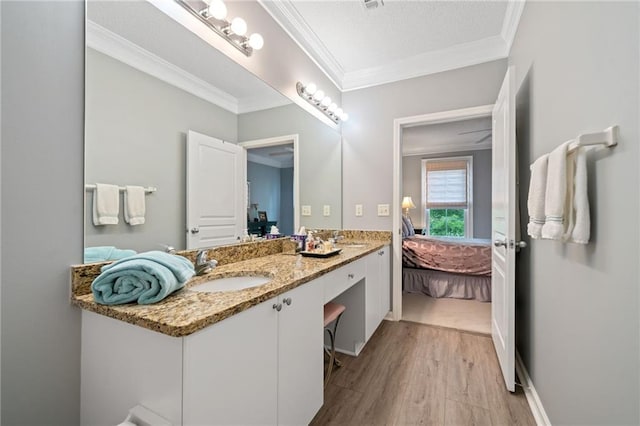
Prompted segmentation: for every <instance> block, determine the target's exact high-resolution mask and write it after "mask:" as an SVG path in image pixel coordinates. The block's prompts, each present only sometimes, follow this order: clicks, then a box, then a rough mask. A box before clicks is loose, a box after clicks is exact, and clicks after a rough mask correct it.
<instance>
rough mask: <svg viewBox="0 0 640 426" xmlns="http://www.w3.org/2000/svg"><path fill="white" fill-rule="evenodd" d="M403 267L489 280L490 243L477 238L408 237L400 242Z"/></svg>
mask: <svg viewBox="0 0 640 426" xmlns="http://www.w3.org/2000/svg"><path fill="white" fill-rule="evenodd" d="M402 265H403V266H406V267H410V268H423V269H424V268H426V269H435V270H437V271H445V272H454V273H458V274H469V275H478V276H482V277H490V276H491V244H490V242H489V241H488V240H477V239H461V240H454V239H439V238H433V237H425V236H419V235H416V236H413V237H407V238H405V239H404V240H403V241H402Z"/></svg>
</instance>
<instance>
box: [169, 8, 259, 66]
mask: <svg viewBox="0 0 640 426" xmlns="http://www.w3.org/2000/svg"><path fill="white" fill-rule="evenodd" d="M175 2H176V3H178V4H179V5H180V6H182V7H184V8H185V9H186V10H187V11H188V12H189V13H191V14H192V15H193V16H195V17H196V18H198V20H199V21H200V22H202V23H203V24H205V25H206V26H207V27H209V28H210V29H211V30H213V32H215V33H216V34H218V35H219V36H220V37H222V38H224V39H225V40H227V41H228V42H229V43H231V44H232V45H233V47H235V48H236V49H238V50H239V51H241V52H242V53H244V54H245V55H246V56H251V54H252V53H253V51H254V50H260V49H262V46H263V45H264V39H263V38H262V36H261V35H260V34H258V33H253V34H251V35H250V36H246V35H245V34H246V33H247V23H246V22H245V20H244V19H242V18H240V17H235V18H233V19H232V20H231V22H229V21H227V20H226V18H227V6H226V5H225V4H224V2H223V1H222V0H205V1H201V0H195V1H194V0H175Z"/></svg>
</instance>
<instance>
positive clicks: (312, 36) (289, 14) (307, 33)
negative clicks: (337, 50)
mask: <svg viewBox="0 0 640 426" xmlns="http://www.w3.org/2000/svg"><path fill="white" fill-rule="evenodd" d="M258 3H259V4H260V5H261V6H262V7H263V8H264V9H265V10H266V11H267V13H269V15H271V17H272V18H273V19H274V20H275V21H276V22H277V23H278V25H280V27H281V28H282V29H283V30H284V31H285V32H286V33H287V34H288V35H289V37H291V39H292V40H293V41H294V42H295V43H296V44H297V45H298V46H299V47H300V48H301V49H302V51H303V52H304V53H305V54H306V55H307V56H308V57H309V58H310V59H311V60H312V61H313V62H314V63H315V64H316V65H317V66H318V68H319V69H320V70H321V71H322V72H323V73H324V74H325V75H326V76H327V77H328V78H329V80H331V82H332V83H333V84H334V85H335V86H336V87H337V88H338V89H340V90H342V87H341V84H340V83H341V82H342V80H343V79H344V74H345V73H344V69H343V68H342V65H341V64H340V63H339V62H338V61H337V60H336V58H335V57H334V56H333V54H331V52H330V51H329V50H328V49H327V47H326V46H325V45H324V43H322V41H321V40H320V38H318V36H317V35H316V33H315V32H314V31H313V30H312V29H311V27H309V25H308V24H307V22H306V21H305V20H304V18H303V17H302V15H300V13H299V12H298V10H297V9H296V8H295V6H294V5H293V3H292V2H291V1H290V0H278V1H265V0H258Z"/></svg>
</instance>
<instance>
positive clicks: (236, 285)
mask: <svg viewBox="0 0 640 426" xmlns="http://www.w3.org/2000/svg"><path fill="white" fill-rule="evenodd" d="M269 281H271V278H269V277H225V278H216V279H213V280H211V281H207V282H204V283H201V284H196V285H194V286H192V287H189V290H194V291H200V292H204V293H215V292H220V291H237V290H244V289H246V288H251V287H258V286H261V285H263V284H266V283H268V282H269Z"/></svg>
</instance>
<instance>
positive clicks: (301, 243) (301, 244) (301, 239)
mask: <svg viewBox="0 0 640 426" xmlns="http://www.w3.org/2000/svg"><path fill="white" fill-rule="evenodd" d="M291 241H295V242H296V243H297V244H298V250H302V251H304V249H305V243H306V242H307V236H306V235H300V234H293V235H292V236H291Z"/></svg>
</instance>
